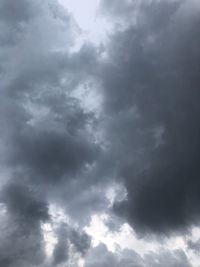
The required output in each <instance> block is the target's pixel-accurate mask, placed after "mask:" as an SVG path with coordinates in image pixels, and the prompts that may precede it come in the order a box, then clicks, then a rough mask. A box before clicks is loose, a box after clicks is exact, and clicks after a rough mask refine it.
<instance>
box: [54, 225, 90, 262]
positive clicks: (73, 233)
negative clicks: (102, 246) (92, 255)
mask: <svg viewBox="0 0 200 267" xmlns="http://www.w3.org/2000/svg"><path fill="white" fill-rule="evenodd" d="M57 239H58V242H57V244H56V246H55V248H54V251H53V259H52V264H53V266H57V265H59V264H62V263H63V264H67V263H69V262H70V261H72V260H73V255H70V254H72V253H71V251H70V250H73V253H78V254H79V256H80V257H84V256H85V254H86V252H87V251H88V249H89V248H90V241H91V240H90V237H89V236H88V235H87V234H86V233H85V232H83V231H81V230H80V229H76V228H73V227H70V226H69V225H67V224H66V223H65V224H62V225H61V226H60V227H59V228H58V230H57Z"/></svg>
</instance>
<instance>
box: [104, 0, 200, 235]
mask: <svg viewBox="0 0 200 267" xmlns="http://www.w3.org/2000/svg"><path fill="white" fill-rule="evenodd" d="M131 3H133V2H131ZM145 3H146V4H145V5H144V8H143V5H142V6H140V8H139V9H138V10H137V12H138V20H137V22H136V23H135V24H130V25H128V26H126V28H125V29H124V30H123V29H122V30H119V31H118V32H117V33H115V34H114V35H113V36H112V37H111V43H110V46H109V48H108V50H107V51H108V58H107V60H106V62H105V63H104V64H102V72H101V73H102V74H101V75H102V80H103V86H104V89H105V90H104V112H105V116H106V123H105V124H106V126H105V127H106V128H107V136H106V138H107V139H108V140H109V141H110V153H111V157H113V162H115V164H116V169H118V171H117V176H118V177H120V179H122V180H124V184H125V186H126V188H127V193H128V196H127V198H128V200H127V201H124V202H122V203H116V204H115V206H114V208H115V210H116V211H117V212H119V214H121V215H123V216H125V218H128V220H129V222H130V223H131V224H132V225H134V227H136V228H137V229H139V230H141V231H145V230H153V231H155V232H168V231H171V230H172V231H173V230H177V229H182V228H184V227H188V226H189V225H190V224H192V223H198V220H199V204H200V202H199V200H200V199H199V175H200V169H199V166H200V164H199V137H198V136H199V131H200V127H199V116H198V114H199V93H198V88H199V85H200V80H199V59H200V58H199V56H200V53H199V38H198V36H199V33H198V28H199V27H198V25H199V6H198V4H197V3H196V6H195V3H194V2H193V1H192V2H191V3H189V2H187V1H186V2H182V3H180V2H179V1H178V2H177V1H162V2H160V1H159V2H157V1H150V2H148V1H145ZM104 4H105V6H106V7H108V10H109V8H110V6H109V4H107V5H106V2H105V3H104ZM114 4H116V8H117V11H116V12H115V13H116V14H115V15H117V13H119V14H121V15H123V12H121V9H120V7H121V6H123V5H124V4H122V3H121V4H120V3H119V2H118V1H113V5H114ZM113 5H112V7H114V8H115V6H113ZM130 5H131V4H130ZM128 7H129V6H127V8H128ZM140 9H141V10H140ZM140 14H141V16H142V17H141V18H139V16H140ZM143 17H145V19H143ZM125 23H126V22H125Z"/></svg>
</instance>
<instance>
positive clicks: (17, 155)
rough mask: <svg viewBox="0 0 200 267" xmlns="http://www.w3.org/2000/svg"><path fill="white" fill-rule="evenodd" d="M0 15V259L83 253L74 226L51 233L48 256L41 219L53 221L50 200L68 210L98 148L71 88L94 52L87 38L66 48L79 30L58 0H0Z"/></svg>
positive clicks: (36, 260)
mask: <svg viewBox="0 0 200 267" xmlns="http://www.w3.org/2000/svg"><path fill="white" fill-rule="evenodd" d="M0 17H1V19H0V58H1V62H0V76H1V85H0V91H1V98H0V122H1V126H2V127H1V131H0V139H1V144H0V147H1V152H0V154H1V156H0V164H1V169H2V170H6V177H3V175H2V174H1V179H0V185H1V190H0V202H1V207H0V208H2V207H3V208H2V210H0V212H1V211H2V212H1V215H0V220H1V230H2V231H1V232H2V233H3V234H2V235H1V239H0V265H2V266H5V267H6V266H9V267H12V266H15V267H17V266H21V267H22V266H24V267H31V266H48V267H49V266H51V265H52V264H53V265H52V266H55V265H57V264H60V263H61V264H62V263H65V264H66V262H67V260H68V257H69V255H68V250H69V247H68V245H69V246H70V248H71V246H73V247H74V251H75V253H78V254H80V256H83V255H84V254H85V253H86V251H87V249H88V248H89V246H90V239H89V237H88V236H87V235H86V234H84V233H82V231H81V229H78V228H77V230H76V229H75V228H74V227H73V225H71V226H69V227H68V230H66V232H65V234H63V235H62V233H56V235H57V237H58V244H57V245H56V247H55V250H54V252H53V256H52V259H50V258H49V257H47V255H46V252H45V249H46V248H45V240H44V236H43V230H42V229H43V228H42V225H43V224H44V223H52V220H53V219H52V217H51V215H50V214H49V206H50V205H51V204H55V203H57V204H58V205H61V206H62V207H63V209H65V205H66V203H67V202H70V208H71V210H73V207H74V206H73V201H72V200H71V201H68V200H70V198H71V197H72V196H73V197H74V201H75V199H76V195H78V196H79V203H81V194H82V190H83V188H81V184H80V185H79V182H78V181H81V179H83V178H87V174H88V176H89V172H90V171H89V170H90V168H91V166H92V165H93V164H94V163H95V162H96V160H97V159H98V157H99V156H100V154H101V149H100V147H99V145H98V144H97V142H96V141H95V138H94V134H93V133H92V132H91V130H90V128H92V127H93V126H92V125H93V123H94V121H95V114H93V113H91V112H87V111H86V110H85V109H84V108H83V107H82V106H81V103H80V101H79V100H78V99H77V98H75V97H74V96H73V95H72V92H73V90H75V89H76V88H77V87H78V86H80V85H81V84H82V83H83V82H84V81H85V80H86V79H88V78H89V76H90V75H89V74H88V73H89V72H91V74H92V73H93V69H94V68H92V67H91V66H93V65H94V64H95V62H96V53H97V52H96V51H95V49H94V48H93V47H92V46H91V45H90V44H85V45H83V47H82V48H81V49H80V50H79V51H77V52H73V53H72V52H70V48H72V45H73V43H74V40H75V39H74V38H76V36H77V34H78V32H79V29H78V27H77V25H76V23H75V21H74V20H73V18H72V17H71V16H70V15H69V14H68V13H67V11H66V10H64V9H62V8H61V6H59V4H58V3H57V1H48V0H47V1H46V0H45V1H43V2H42V3H41V2H40V1H25V0H23V1H22V0H20V1H2V2H1V4H0ZM90 176H91V174H90ZM90 180H91V178H90ZM90 180H88V182H85V184H84V188H85V190H86V189H87V190H90V186H91V181H90ZM80 183H81V182H80ZM75 184H77V186H74V185H75ZM63 191H64V192H63ZM66 191H68V193H67V192H66ZM92 198H93V196H92ZM87 199H88V205H87V207H86V205H85V212H86V213H87V214H90V205H91V204H90V203H91V202H92V200H90V199H89V197H88V198H87ZM66 206H67V205H66ZM68 210H69V209H68ZM81 216H82V215H81V212H79V217H81ZM78 223H79V222H78ZM69 229H70V230H69ZM51 260H52V262H51Z"/></svg>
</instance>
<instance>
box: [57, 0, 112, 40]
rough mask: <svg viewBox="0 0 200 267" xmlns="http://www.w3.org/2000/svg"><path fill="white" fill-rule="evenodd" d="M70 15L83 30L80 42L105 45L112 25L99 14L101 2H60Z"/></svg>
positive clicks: (78, 0)
mask: <svg viewBox="0 0 200 267" xmlns="http://www.w3.org/2000/svg"><path fill="white" fill-rule="evenodd" d="M59 2H60V4H61V5H63V6H64V7H65V8H66V9H67V10H68V12H69V13H70V14H72V15H73V17H74V19H75V20H76V22H77V24H78V26H79V27H80V29H81V30H82V35H81V39H79V42H81V41H82V42H83V41H89V42H92V43H94V44H96V45H99V44H101V43H104V42H105V41H106V37H107V34H108V32H109V31H110V29H111V25H110V24H109V23H108V21H107V20H106V19H105V18H104V17H103V16H102V15H101V14H100V13H99V10H98V9H99V2H100V1H99V0H87V2H85V1H80V0H59Z"/></svg>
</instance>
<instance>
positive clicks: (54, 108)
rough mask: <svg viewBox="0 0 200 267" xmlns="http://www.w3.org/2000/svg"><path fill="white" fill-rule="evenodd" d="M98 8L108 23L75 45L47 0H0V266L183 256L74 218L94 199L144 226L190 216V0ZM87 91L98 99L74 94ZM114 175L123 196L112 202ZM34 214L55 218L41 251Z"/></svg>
mask: <svg viewBox="0 0 200 267" xmlns="http://www.w3.org/2000/svg"><path fill="white" fill-rule="evenodd" d="M99 13H100V15H101V16H103V17H104V18H105V19H106V20H109V21H110V22H111V23H112V25H113V32H112V33H110V34H109V36H108V39H107V41H105V44H101V45H100V47H97V46H94V45H93V44H91V43H90V42H89V41H83V44H82V45H81V47H80V49H78V48H77V49H74V47H75V44H76V40H77V38H78V37H80V35H81V34H83V35H84V33H82V32H81V30H80V28H79V26H78V25H77V23H76V21H75V19H74V18H73V17H72V15H70V14H69V13H68V11H67V10H65V9H64V8H63V7H62V6H60V5H59V4H58V2H57V1H56V0H53V1H50V0H44V1H39V0H34V1H33V0H17V1H14V0H2V1H1V2H0V80H1V82H0V123H1V129H0V166H1V173H0V229H1V231H0V232H1V237H0V266H2V267H18V266H20V267H33V266H40V267H53V266H60V267H62V266H68V265H69V264H70V262H73V264H74V265H73V266H75V267H76V266H78V265H77V262H78V260H79V259H80V258H85V267H93V266H95V267H98V266H99V267H106V266H113V267H118V266H125V267H136V266H137V267H143V266H145V267H146V266H152V267H154V266H155V267H161V266H162V267H164V266H170V267H179V266H180V267H183V266H184V267H189V266H192V265H191V264H190V263H189V259H188V258H187V255H186V253H185V252H184V251H183V250H168V249H163V250H159V251H158V252H156V253H154V252H151V253H148V254H145V255H144V257H141V256H140V255H138V254H137V253H136V252H134V251H129V250H124V251H122V250H118V251H116V253H111V252H109V251H107V249H106V247H104V246H103V245H100V246H98V247H96V248H91V246H92V242H91V239H90V237H89V236H88V235H87V234H86V233H85V232H84V231H83V227H84V226H85V225H86V224H88V223H89V220H90V218H91V216H92V215H94V214H96V213H108V214H109V216H110V217H109V220H110V222H112V220H115V218H116V217H115V216H116V215H118V216H119V217H120V218H121V219H122V220H123V222H127V223H129V224H130V225H131V226H132V227H133V229H135V230H136V231H137V233H140V234H142V235H145V234H149V233H156V234H158V235H159V234H172V235H173V234H174V233H175V232H176V231H179V232H180V233H181V234H182V235H183V236H184V235H185V234H186V232H187V230H188V229H190V228H191V227H192V226H193V225H195V224H196V225H198V224H199V207H200V167H199V166H200V141H199V140H200V139H199V136H200V117H199V113H200V105H199V102H200V94H199V87H200V75H199V74H200V65H199V61H200V48H199V47H200V37H199V36H200V34H199V33H200V32H199V28H200V27H199V24H200V19H199V18H200V5H199V3H198V1H195V0H192V1H189V0H186V1H175V0H163V1H156V0H153V1H148V0H144V1H133V0H132V1H119V0H107V1H106V0H102V1H101V2H100V10H99ZM102 47H103V49H102ZM102 55H105V57H104V56H102ZM86 87H87V88H86ZM78 89H79V90H82V89H87V90H88V91H87V90H86V91H87V94H85V95H83V97H82V95H81V93H80V95H79V97H77V96H76V93H77V90H78ZM93 91H94V92H96V91H98V94H99V95H100V97H99V98H98V96H96V97H95V100H94V102H95V101H96V102H98V105H99V106H100V108H99V109H100V111H99V113H98V112H96V111H95V110H93V109H92V108H91V109H90V104H91V103H90V101H88V103H87V104H85V106H87V105H88V106H87V107H85V106H84V105H83V103H84V101H85V98H87V97H88V95H89V93H90V92H92V93H93ZM84 97H85V98H84ZM88 98H89V97H88ZM100 99H101V101H100ZM92 104H93V103H92ZM92 104H91V106H92ZM114 183H115V184H116V183H117V185H119V187H120V189H121V188H122V187H124V188H125V190H126V191H127V198H126V199H124V198H123V196H124V195H125V194H124V193H120V192H121V191H120V190H119V191H120V192H117V193H116V198H115V201H114V204H113V207H111V203H110V200H109V197H108V188H109V189H110V187H111V185H113V184H114ZM124 188H122V190H123V189H124ZM112 189H113V188H112ZM113 190H114V189H113ZM118 193H119V194H118ZM122 195H123V196H122ZM122 199H123V200H122ZM52 206H54V207H56V209H58V210H59V209H62V211H63V213H65V215H66V217H67V218H68V217H69V222H66V221H65V223H63V222H62V223H61V222H57V221H56V223H55V221H54V220H55V218H54V217H53V216H55V214H53V215H52V213H51V212H50V210H51V208H52ZM56 220H59V218H56ZM116 221H117V220H116ZM44 224H47V225H49V224H50V225H54V226H55V225H56V226H55V229H53V230H52V231H54V234H55V236H56V238H57V243H56V244H55V247H54V248H53V251H52V255H51V256H48V255H47V254H48V253H46V252H47V251H46V250H45V249H46V246H45V238H44V230H43V228H42V227H43V226H44ZM117 224H118V223H116V225H117ZM113 225H114V226H113V228H115V222H114V223H113ZM111 228H112V226H111ZM116 229H117V227H116ZM198 248H199V241H193V240H189V241H188V240H187V250H189V251H193V252H195V253H196V254H198V253H197V250H198ZM71 264H72V263H71ZM70 267H71V266H70Z"/></svg>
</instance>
